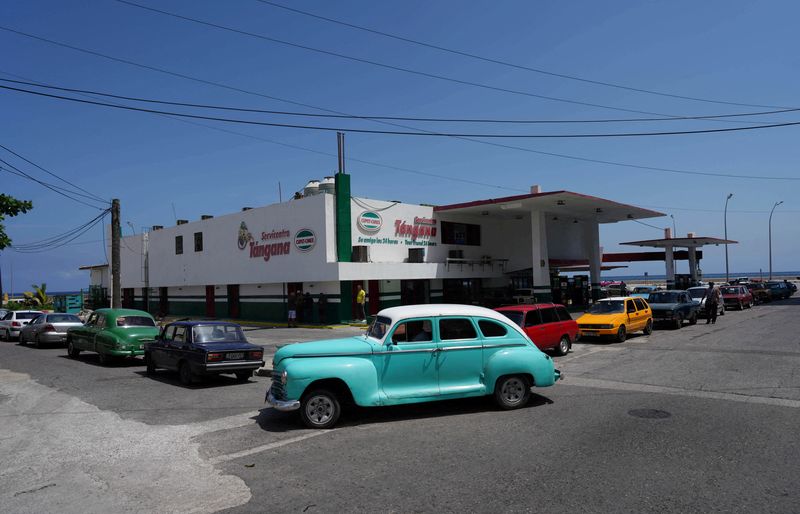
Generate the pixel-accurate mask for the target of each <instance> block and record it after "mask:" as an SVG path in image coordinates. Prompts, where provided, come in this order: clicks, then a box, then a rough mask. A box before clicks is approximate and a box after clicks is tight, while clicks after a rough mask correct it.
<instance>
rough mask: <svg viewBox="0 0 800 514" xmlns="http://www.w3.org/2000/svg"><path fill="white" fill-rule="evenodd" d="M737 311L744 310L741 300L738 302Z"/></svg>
mask: <svg viewBox="0 0 800 514" xmlns="http://www.w3.org/2000/svg"><path fill="white" fill-rule="evenodd" d="M738 309H739V310H740V311H743V310H744V304H743V303H742V302H741V300H740V301H739V306H738Z"/></svg>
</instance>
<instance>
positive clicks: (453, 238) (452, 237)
mask: <svg viewBox="0 0 800 514" xmlns="http://www.w3.org/2000/svg"><path fill="white" fill-rule="evenodd" d="M442 244H446V245H468V246H480V245H481V226H480V225H473V224H471V223H453V222H451V221H443V222H442Z"/></svg>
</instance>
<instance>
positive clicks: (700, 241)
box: [620, 236, 739, 248]
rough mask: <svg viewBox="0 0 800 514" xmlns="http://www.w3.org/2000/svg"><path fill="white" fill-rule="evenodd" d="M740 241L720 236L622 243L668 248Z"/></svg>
mask: <svg viewBox="0 0 800 514" xmlns="http://www.w3.org/2000/svg"><path fill="white" fill-rule="evenodd" d="M738 243H739V241H734V240H733V239H720V238H718V237H706V236H701V237H673V238H670V239H645V240H643V241H628V242H627V243H620V244H621V245H629V246H648V247H651V248H666V247H667V246H685V247H687V248H693V247H697V246H706V245H724V244H729V245H735V244H738Z"/></svg>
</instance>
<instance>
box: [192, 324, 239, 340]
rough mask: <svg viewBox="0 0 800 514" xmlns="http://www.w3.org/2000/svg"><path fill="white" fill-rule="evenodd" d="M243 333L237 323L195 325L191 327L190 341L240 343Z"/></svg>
mask: <svg viewBox="0 0 800 514" xmlns="http://www.w3.org/2000/svg"><path fill="white" fill-rule="evenodd" d="M244 340H245V338H244V334H243V333H242V329H241V328H240V327H239V326H238V325H195V326H194V327H192V341H194V342H195V343H210V342H212V341H213V342H215V343H240V342H242V341H244Z"/></svg>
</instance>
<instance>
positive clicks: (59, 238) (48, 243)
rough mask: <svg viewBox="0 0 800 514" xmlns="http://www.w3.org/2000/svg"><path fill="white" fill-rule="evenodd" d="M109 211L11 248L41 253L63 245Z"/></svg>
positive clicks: (108, 210)
mask: <svg viewBox="0 0 800 514" xmlns="http://www.w3.org/2000/svg"><path fill="white" fill-rule="evenodd" d="M110 212H111V209H110V208H109V209H106V210H104V211H103V212H101V213H100V214H98V215H97V216H96V217H94V218H93V219H91V220H89V221H87V222H86V223H83V224H82V225H79V226H77V227H75V228H73V229H71V230H68V231H67V232H64V233H62V234H57V235H55V236H51V237H49V238H46V239H42V240H40V241H35V242H32V243H24V244H12V245H11V247H10V248H11V249H12V250H14V251H16V252H18V253H42V252H49V251H52V250H56V249H58V248H61V247H62V246H65V245H67V244H69V243H71V242H73V241H75V240H76V239H78V238H79V237H81V236H82V235H84V234H85V233H87V232H88V231H89V230H91V229H92V228H93V227H94V226H95V225H97V224H98V223H100V222H102V220H103V219H104V218H105V217H106V216H107V215H108V214H109V213H110Z"/></svg>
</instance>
